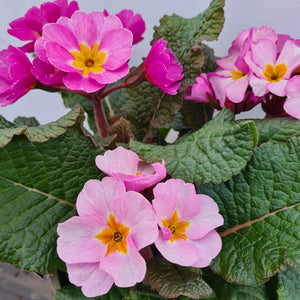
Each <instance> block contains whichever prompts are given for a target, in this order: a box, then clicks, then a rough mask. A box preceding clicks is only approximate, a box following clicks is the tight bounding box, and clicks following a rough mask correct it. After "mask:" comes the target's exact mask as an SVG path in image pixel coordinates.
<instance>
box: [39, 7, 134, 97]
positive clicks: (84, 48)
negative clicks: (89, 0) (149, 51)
mask: <svg viewBox="0 0 300 300" xmlns="http://www.w3.org/2000/svg"><path fill="white" fill-rule="evenodd" d="M35 50H36V52H37V55H38V57H39V58H40V59H41V60H42V61H44V62H46V63H50V64H52V65H53V66H54V67H55V68H57V69H58V70H60V71H63V72H65V73H67V75H66V76H65V77H64V78H63V82H64V84H65V86H66V87H68V88H69V89H71V90H83V91H85V92H87V93H92V92H95V91H97V90H99V89H101V88H103V87H104V86H105V85H106V84H109V83H113V82H116V81H117V80H119V79H120V78H122V77H124V76H125V75H126V74H127V72H128V70H129V66H128V64H127V61H128V59H129V58H130V57H131V52H132V33H131V32H130V31H129V30H127V29H125V28H123V26H122V23H121V21H120V19H119V18H118V17H116V16H108V17H105V16H104V14H103V13H101V12H91V13H89V14H86V13H84V12H80V11H77V12H75V13H74V14H73V15H72V17H71V18H70V19H69V18H66V17H61V18H60V19H59V20H58V21H57V23H55V24H47V25H45V26H44V27H43V37H42V38H40V39H38V40H37V41H36V44H35Z"/></svg>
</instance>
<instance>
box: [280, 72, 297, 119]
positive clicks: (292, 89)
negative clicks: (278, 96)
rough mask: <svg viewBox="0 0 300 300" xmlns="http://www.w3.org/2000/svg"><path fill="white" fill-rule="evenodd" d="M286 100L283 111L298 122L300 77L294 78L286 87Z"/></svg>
mask: <svg viewBox="0 0 300 300" xmlns="http://www.w3.org/2000/svg"><path fill="white" fill-rule="evenodd" d="M286 93H287V99H286V100H285V102H284V104H283V108H284V110H285V111H286V112H287V113H288V114H289V115H291V116H292V117H294V118H296V119H299V120H300V76H299V75H297V76H294V77H293V78H292V79H290V80H289V82H288V84H287V86H286Z"/></svg>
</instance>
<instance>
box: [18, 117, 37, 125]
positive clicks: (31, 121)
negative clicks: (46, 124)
mask: <svg viewBox="0 0 300 300" xmlns="http://www.w3.org/2000/svg"><path fill="white" fill-rule="evenodd" d="M14 124H15V125H16V127H22V126H27V127H34V126H39V125H40V123H39V121H38V120H37V119H36V118H35V117H17V118H15V119H14Z"/></svg>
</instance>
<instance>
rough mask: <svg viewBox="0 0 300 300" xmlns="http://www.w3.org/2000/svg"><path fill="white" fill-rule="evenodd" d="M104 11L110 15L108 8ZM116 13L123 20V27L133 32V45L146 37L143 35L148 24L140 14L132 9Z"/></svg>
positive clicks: (106, 14)
mask: <svg viewBox="0 0 300 300" xmlns="http://www.w3.org/2000/svg"><path fill="white" fill-rule="evenodd" d="M103 13H104V14H105V16H109V13H108V12H107V10H104V11H103ZM115 15H116V16H117V17H118V18H119V19H120V20H121V22H122V24H123V27H124V28H127V29H129V30H130V31H131V32H132V34H133V45H134V44H137V43H139V42H140V41H142V40H143V39H144V38H143V37H142V35H143V34H144V32H145V30H146V24H145V21H144V20H143V18H142V16H141V15H140V14H134V12H133V11H132V10H131V9H123V10H121V11H120V12H119V13H117V14H115Z"/></svg>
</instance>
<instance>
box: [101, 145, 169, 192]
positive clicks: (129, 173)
mask: <svg viewBox="0 0 300 300" xmlns="http://www.w3.org/2000/svg"><path fill="white" fill-rule="evenodd" d="M96 165H97V167H98V168H99V169H100V170H101V171H102V172H104V173H105V174H107V175H109V176H111V177H114V178H116V179H118V180H121V181H123V182H124V183H125V185H126V189H127V190H129V191H136V192H139V191H141V190H143V189H145V188H148V187H151V186H153V185H154V184H156V183H157V182H159V181H161V180H162V179H164V178H165V177H166V174H167V172H166V168H165V164H164V162H162V163H160V162H156V163H153V164H148V163H146V162H145V161H144V160H142V159H140V158H139V157H138V155H137V154H136V153H134V152H132V151H130V150H127V149H125V148H123V147H117V148H116V149H114V150H108V151H106V152H105V153H104V155H98V156H97V157H96Z"/></svg>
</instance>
